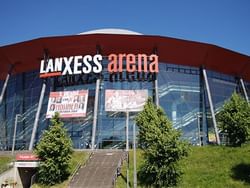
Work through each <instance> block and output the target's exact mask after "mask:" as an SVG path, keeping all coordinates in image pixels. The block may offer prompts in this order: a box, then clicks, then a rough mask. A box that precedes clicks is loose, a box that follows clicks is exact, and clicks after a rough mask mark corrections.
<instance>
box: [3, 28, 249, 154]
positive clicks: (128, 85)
mask: <svg viewBox="0 0 250 188" xmlns="http://www.w3.org/2000/svg"><path fill="white" fill-rule="evenodd" d="M0 63H1V64H0V70H1V72H0V79H1V80H0V89H1V98H0V129H1V132H0V150H14V149H15V150H27V149H29V150H32V148H33V147H34V145H35V144H36V143H37V141H38V140H39V138H40V136H41V134H42V132H43V130H46V129H47V128H48V126H49V123H50V121H49V120H50V118H51V117H52V116H53V114H54V112H55V111H58V112H60V115H61V117H62V120H63V122H64V125H65V126H66V128H67V131H68V133H69V135H70V137H71V138H72V141H73V144H74V148H76V149H84V148H92V149H94V148H100V149H101V148H124V147H125V140H126V132H127V131H126V127H127V126H126V125H128V129H127V130H128V135H129V140H130V143H131V141H132V126H133V124H134V123H135V122H134V118H135V115H136V114H137V113H138V111H140V110H141V107H142V105H143V104H144V102H145V100H146V99H147V97H148V96H151V97H152V98H153V100H154V102H155V104H156V105H159V106H161V107H162V108H163V109H164V110H165V112H166V115H167V116H168V118H169V119H170V120H171V121H172V122H173V126H174V127H175V128H176V129H180V130H181V131H182V133H183V134H182V137H183V139H187V140H188V141H189V142H190V143H192V144H195V145H205V144H208V143H211V142H217V143H218V144H220V143H221V141H222V137H221V135H220V132H219V130H218V128H217V121H216V114H217V113H218V112H219V110H220V109H221V107H222V105H223V103H224V102H225V100H227V99H229V98H230V96H231V95H232V93H233V92H234V91H236V92H238V93H240V94H242V96H243V97H245V98H246V100H248V97H249V96H250V57H249V56H247V55H243V54H240V53H237V52H234V51H231V50H228V49H224V48H222V47H219V46H216V45H211V44H205V43H200V42H193V41H187V40H182V39H175V38H170V37H162V36H149V35H143V34H140V33H136V32H132V31H127V30H120V29H102V30H95V31H90V32H85V33H81V34H78V35H72V36H56V37H44V38H38V39H34V40H30V41H25V42H21V43H17V44H11V45H7V46H2V47H0Z"/></svg>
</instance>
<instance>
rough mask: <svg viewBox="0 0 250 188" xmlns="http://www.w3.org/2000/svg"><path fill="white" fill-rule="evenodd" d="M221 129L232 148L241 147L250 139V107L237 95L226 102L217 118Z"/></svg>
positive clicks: (234, 94)
mask: <svg viewBox="0 0 250 188" xmlns="http://www.w3.org/2000/svg"><path fill="white" fill-rule="evenodd" d="M217 120H218V124H219V129H220V130H221V132H222V133H226V135H227V136H228V139H229V144H230V145H231V146H241V144H243V143H245V142H246V141H247V140H249V137H250V105H249V104H248V103H247V101H246V100H245V99H243V98H242V97H241V96H240V95H238V94H237V93H235V92H234V93H233V95H232V97H231V98H230V100H228V101H227V102H225V104H224V106H223V108H222V110H221V111H220V112H219V114H218V116H217Z"/></svg>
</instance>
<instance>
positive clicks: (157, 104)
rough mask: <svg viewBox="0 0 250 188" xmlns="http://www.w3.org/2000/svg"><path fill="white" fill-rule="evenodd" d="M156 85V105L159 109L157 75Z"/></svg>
mask: <svg viewBox="0 0 250 188" xmlns="http://www.w3.org/2000/svg"><path fill="white" fill-rule="evenodd" d="M154 85H155V104H156V106H157V107H159V91H158V79H157V75H155V81H154Z"/></svg>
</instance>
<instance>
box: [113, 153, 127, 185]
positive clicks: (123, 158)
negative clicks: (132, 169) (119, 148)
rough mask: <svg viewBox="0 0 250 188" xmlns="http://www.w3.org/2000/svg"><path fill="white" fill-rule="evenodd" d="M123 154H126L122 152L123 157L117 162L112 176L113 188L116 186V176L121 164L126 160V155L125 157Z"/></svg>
mask: <svg viewBox="0 0 250 188" xmlns="http://www.w3.org/2000/svg"><path fill="white" fill-rule="evenodd" d="M125 154H126V152H123V155H122V157H121V158H120V160H119V162H118V164H117V168H116V172H115V174H114V175H113V178H112V185H113V187H115V185H116V179H117V177H118V174H119V173H120V170H121V166H122V163H123V161H124V160H125V159H126V156H127V155H125Z"/></svg>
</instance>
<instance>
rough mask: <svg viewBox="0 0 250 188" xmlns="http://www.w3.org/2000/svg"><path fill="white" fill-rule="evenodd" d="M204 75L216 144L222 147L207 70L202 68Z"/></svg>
mask: <svg viewBox="0 0 250 188" xmlns="http://www.w3.org/2000/svg"><path fill="white" fill-rule="evenodd" d="M202 73H203V78H204V81H205V87H206V90H207V95H208V102H209V107H210V111H211V115H212V120H213V125H214V132H215V137H216V142H217V144H218V145H220V137H219V133H218V128H217V122H216V118H215V113H214V106H213V101H212V96H211V92H210V87H209V84H208V79H207V71H206V69H204V68H202Z"/></svg>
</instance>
